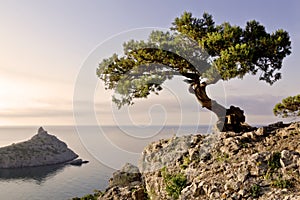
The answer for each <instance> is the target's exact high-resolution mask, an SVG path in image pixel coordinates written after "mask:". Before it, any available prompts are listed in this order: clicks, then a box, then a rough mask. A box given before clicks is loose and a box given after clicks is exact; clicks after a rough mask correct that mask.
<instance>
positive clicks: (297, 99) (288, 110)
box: [273, 94, 300, 118]
mask: <svg viewBox="0 0 300 200" xmlns="http://www.w3.org/2000/svg"><path fill="white" fill-rule="evenodd" d="M273 113H274V115H275V116H280V117H283V118H286V117H299V116H300V94H299V95H296V96H290V97H287V98H285V99H283V100H282V102H281V103H277V104H276V105H275V107H274V109H273Z"/></svg>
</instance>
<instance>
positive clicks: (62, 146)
mask: <svg viewBox="0 0 300 200" xmlns="http://www.w3.org/2000/svg"><path fill="white" fill-rule="evenodd" d="M77 157H78V155H77V154H76V153H74V152H73V151H72V150H71V149H69V148H68V146H67V144H66V143H64V142H62V141H60V140H59V139H58V138H57V137H55V136H54V135H50V134H48V133H47V131H45V130H44V129H43V128H42V127H40V128H39V129H38V133H37V134H36V135H34V136H33V137H32V138H31V139H30V140H28V141H25V142H20V143H16V144H12V145H10V146H6V147H2V148H0V168H21V167H35V166H43V165H52V164H61V163H70V164H75V165H78V164H81V163H82V162H86V161H82V160H81V159H76V158H77Z"/></svg>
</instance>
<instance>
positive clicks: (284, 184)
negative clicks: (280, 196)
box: [272, 178, 293, 189]
mask: <svg viewBox="0 0 300 200" xmlns="http://www.w3.org/2000/svg"><path fill="white" fill-rule="evenodd" d="M272 186H274V187H278V188H281V189H283V188H291V187H293V184H292V182H291V181H290V180H285V179H281V178H278V179H276V180H274V181H273V182H272Z"/></svg>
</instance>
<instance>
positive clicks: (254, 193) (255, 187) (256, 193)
mask: <svg viewBox="0 0 300 200" xmlns="http://www.w3.org/2000/svg"><path fill="white" fill-rule="evenodd" d="M250 192H251V196H252V197H254V198H257V197H259V193H260V186H259V185H257V184H253V185H252V186H251V191H250Z"/></svg>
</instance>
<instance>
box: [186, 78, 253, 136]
mask: <svg viewBox="0 0 300 200" xmlns="http://www.w3.org/2000/svg"><path fill="white" fill-rule="evenodd" d="M189 91H190V92H191V93H193V94H195V95H196V97H197V99H198V101H199V102H200V104H201V105H202V107H204V108H206V109H208V110H210V111H212V112H213V113H215V114H216V115H217V117H218V122H217V124H216V126H217V128H218V129H219V130H220V131H234V132H241V131H246V130H250V129H251V127H250V126H249V125H247V124H246V123H245V119H246V118H245V115H244V111H243V110H241V109H240V108H239V107H235V106H230V108H229V109H226V108H225V107H224V106H222V105H220V104H219V103H217V102H216V101H214V100H212V99H210V98H209V97H208V96H207V94H206V83H205V82H202V83H200V82H196V83H195V82H194V83H192V84H191V87H190V89H189Z"/></svg>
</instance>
